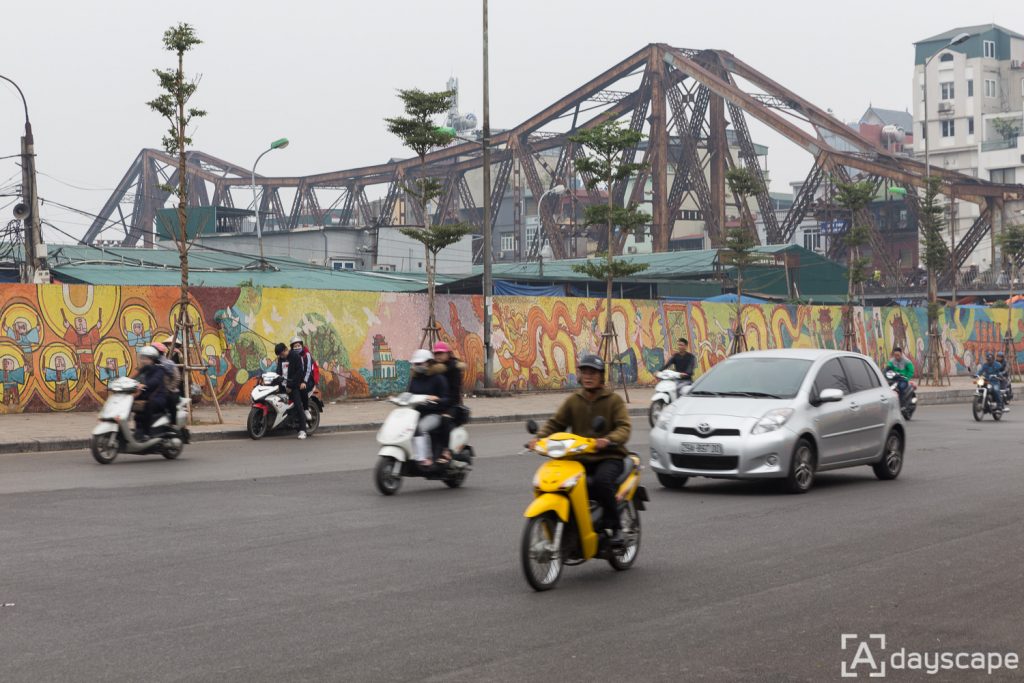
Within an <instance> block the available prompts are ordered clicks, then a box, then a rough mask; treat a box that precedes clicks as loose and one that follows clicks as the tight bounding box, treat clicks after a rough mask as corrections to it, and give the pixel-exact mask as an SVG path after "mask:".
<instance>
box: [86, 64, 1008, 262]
mask: <svg viewBox="0 0 1024 683" xmlns="http://www.w3.org/2000/svg"><path fill="white" fill-rule="evenodd" d="M741 84H742V85H743V87H741ZM749 90H753V92H750V91H749ZM748 117H750V118H753V119H754V120H756V121H759V122H760V123H762V124H764V125H765V126H767V127H768V128H770V129H771V130H773V131H776V132H777V133H779V134H781V135H782V136H783V137H784V138H785V139H787V140H788V141H790V142H792V143H795V144H796V145H799V146H800V147H801V148H802V149H804V150H805V151H806V152H807V153H808V154H809V155H810V157H811V159H812V163H811V168H810V171H809V172H808V174H807V177H806V179H805V181H804V182H803V184H802V185H801V186H800V189H799V191H798V193H797V195H796V197H795V200H794V203H793V205H792V207H791V208H790V209H789V210H788V212H787V213H786V214H785V215H784V216H782V217H781V218H780V217H779V216H777V214H776V211H775V210H774V209H773V205H772V203H771V200H770V198H769V196H768V194H767V192H766V193H764V194H761V195H758V196H756V197H754V198H753V199H754V201H753V202H751V203H753V204H756V207H757V211H758V214H759V215H760V217H761V220H762V221H763V222H764V227H765V235H766V237H767V242H768V243H770V244H774V243H786V242H789V241H790V240H791V239H792V237H793V235H794V233H795V231H796V229H797V227H798V226H799V225H800V224H801V222H802V221H803V220H804V219H805V218H806V217H807V216H808V215H813V212H814V211H815V203H816V196H818V195H819V194H820V193H819V188H821V186H822V183H823V182H828V179H829V178H838V179H841V180H849V179H862V180H870V181H872V182H874V183H876V184H878V185H879V186H880V185H881V184H882V183H883V182H887V183H888V184H889V185H890V186H896V187H903V188H904V189H906V191H907V195H906V197H907V202H908V207H909V210H910V211H911V213H913V214H916V213H917V211H918V206H919V197H920V196H922V195H923V191H922V189H923V187H924V184H925V183H924V180H925V173H924V164H922V163H921V162H919V161H916V160H914V159H911V158H908V157H905V156H900V155H896V154H893V153H891V152H889V151H887V150H885V149H883V148H881V147H878V146H877V145H876V144H875V143H873V142H872V141H870V140H868V139H866V138H863V137H861V136H860V135H859V134H858V133H857V132H856V131H854V130H852V129H850V128H849V127H848V126H846V125H844V124H843V123H842V122H841V121H839V120H837V119H836V118H834V117H833V116H831V115H830V114H829V113H827V112H825V111H823V110H822V109H820V108H818V107H817V106H815V105H814V104H812V103H811V102H809V101H807V100H805V99H803V98H801V97H800V96H799V95H797V94H796V93H794V92H793V91H791V90H789V89H787V88H786V87H784V86H782V85H780V84H779V83H777V82H776V81H774V80H772V79H771V78H769V77H768V76H766V75H765V74H763V73H761V72H760V71H758V70H757V69H755V68H753V67H752V66H750V65H749V64H747V63H745V62H743V61H741V60H740V59H738V58H736V57H735V56H733V55H732V54H731V53H729V52H727V51H724V50H691V49H682V48H675V47H671V46H669V45H665V44H651V45H648V46H646V47H644V48H643V49H641V50H639V51H637V52H636V53H634V54H632V55H630V56H629V57H627V58H626V59H624V60H622V61H621V62H619V63H618V64H616V65H614V66H613V67H611V68H610V69H608V70H606V71H604V72H603V73H601V74H599V75H598V76H596V77H595V78H593V79H592V80H590V81H589V82H587V83H585V84H583V85H581V86H580V87H578V88H576V89H575V90H573V91H572V92H570V93H569V94H567V95H566V96H565V97H563V98H561V99H560V100H558V101H557V102H555V103H553V104H552V105H550V106H549V107H546V108H545V109H543V110H542V111H540V112H538V113H537V114H535V115H534V116H531V117H530V118H529V119H527V120H526V121H523V122H522V123H520V124H519V125H518V126H516V127H514V128H512V129H510V130H506V131H503V132H500V133H494V134H492V135H491V139H490V147H491V159H492V178H493V181H492V189H491V205H492V206H493V207H499V206H500V205H501V202H502V200H503V199H504V198H505V197H506V194H507V193H508V192H509V189H510V185H511V184H512V183H510V178H511V177H512V176H513V171H514V170H515V173H516V174H519V173H521V174H522V176H523V177H524V178H525V183H526V186H527V187H528V188H529V190H530V192H531V193H532V195H533V196H534V197H539V196H540V195H541V194H542V193H543V192H545V191H546V190H548V189H550V188H552V187H554V186H555V185H557V184H560V183H562V184H566V183H567V181H569V182H571V181H572V180H574V179H575V178H576V177H577V172H576V171H575V161H576V160H577V159H578V158H579V156H580V155H581V153H582V150H581V149H580V148H579V147H578V146H576V145H574V144H573V143H572V142H571V141H570V140H569V138H570V136H572V135H573V134H574V133H575V132H577V131H580V130H583V129H587V128H592V127H594V126H597V125H599V124H601V123H603V122H606V121H609V120H622V121H624V122H628V125H629V126H630V128H632V129H633V130H637V131H641V132H642V133H644V134H645V135H646V141H645V142H644V143H642V144H641V145H638V147H637V149H635V150H632V151H631V156H632V157H633V159H634V160H636V161H642V162H644V163H645V164H646V166H645V170H644V171H643V172H642V174H641V177H640V178H638V179H637V180H636V181H635V182H630V183H629V184H627V183H620V184H618V185H615V186H614V187H612V188H611V192H612V193H613V195H614V197H615V199H616V200H618V201H623V200H632V201H643V200H644V199H645V198H644V191H645V187H646V186H647V183H648V181H649V182H650V186H651V190H652V193H651V204H652V211H651V213H652V222H651V226H650V234H651V239H652V243H653V249H654V250H655V251H667V250H668V249H669V241H670V238H671V233H672V229H673V226H674V223H675V217H676V216H678V215H679V210H680V207H682V206H683V204H684V202H688V203H687V206H696V207H697V208H698V209H699V210H700V212H701V214H702V216H703V219H704V222H705V224H706V226H705V232H706V236H707V238H708V240H709V242H710V244H711V245H713V246H717V245H720V244H721V242H722V239H723V234H724V231H725V226H726V217H727V210H728V208H729V207H731V209H732V211H731V215H733V216H739V217H741V218H744V219H746V221H747V223H746V224H748V225H750V224H753V220H752V218H753V217H752V215H751V211H750V208H749V206H748V202H747V201H743V200H741V199H740V198H739V197H736V196H734V195H732V193H731V192H730V191H729V188H728V185H727V183H726V180H725V178H726V173H727V172H728V171H729V169H731V168H733V167H734V166H743V167H746V168H747V169H749V170H750V171H751V172H752V173H753V174H754V175H755V176H758V177H761V178H763V177H764V176H763V171H762V168H761V165H760V163H759V162H758V159H757V154H756V151H755V146H754V143H753V141H752V139H751V136H750V132H749V129H748V125H747V120H748ZM730 127H731V131H729V132H730V133H731V136H730V135H729V134H727V130H728V129H730ZM730 137H731V140H730ZM826 139H831V140H840V141H842V143H845V144H844V145H843V147H844V150H839V149H837V148H836V147H834V146H832V145H830V144H828V143H827V142H826V141H825V140H826ZM730 144H732V146H733V148H734V149H735V148H738V151H737V153H736V154H735V155H734V154H733V153H732V152H731V150H730ZM846 148H852V149H853V150H854V151H845V149H846ZM481 167H482V147H481V144H480V143H479V142H457V143H455V144H452V145H450V146H448V147H446V148H443V149H439V150H437V151H435V152H433V153H431V154H429V155H427V157H426V162H425V164H421V163H420V161H419V159H417V158H413V159H404V160H395V161H391V162H388V163H384V164H378V165H375V166H364V167H361V168H352V169H347V170H342V171H333V172H330V173H321V174H316V175H309V176H300V177H279V178H271V177H265V176H257V177H256V183H257V185H259V186H260V187H261V188H262V195H261V196H262V199H261V200H260V205H259V207H258V209H259V211H260V212H261V215H266V217H267V219H266V223H267V224H268V225H269V226H274V229H281V230H289V229H294V228H296V227H298V226H299V225H300V224H301V223H302V222H303V221H306V220H309V219H310V217H311V218H312V220H313V222H315V223H317V224H322V221H323V219H324V217H325V216H327V215H328V214H329V213H330V212H334V215H339V216H341V217H342V220H343V223H342V225H349V226H351V227H371V228H372V227H381V226H387V225H392V224H397V223H402V222H404V223H417V224H421V223H422V220H423V216H421V215H418V213H419V211H418V208H417V206H416V202H414V201H405V202H404V206H405V207H406V211H408V212H409V216H408V219H407V218H406V217H405V216H401V217H400V216H399V212H397V211H396V205H398V202H399V200H400V198H403V196H404V195H405V187H406V186H407V183H408V181H410V180H412V179H416V178H419V177H424V176H429V177H433V178H438V179H441V180H443V182H444V192H443V194H442V196H441V198H440V199H439V201H438V206H437V209H436V212H435V214H434V216H433V218H434V220H435V222H453V221H458V220H462V221H468V222H471V223H473V224H474V225H475V227H476V228H477V230H478V232H479V231H481V230H482V228H483V218H482V211H481V210H480V208H479V206H478V205H477V201H476V198H475V197H474V193H473V191H472V190H471V187H470V183H469V182H468V181H467V174H469V173H471V172H473V171H477V170H479V169H480V168H481ZM931 170H932V174H933V175H935V176H937V177H939V178H940V179H941V183H942V190H941V191H942V193H943V194H944V195H945V196H947V197H955V198H956V199H958V200H961V201H967V202H972V203H975V204H977V205H978V206H979V207H980V216H979V217H978V219H977V220H976V221H975V222H974V224H973V225H972V226H971V227H970V228H969V229H968V230H967V232H966V233H965V234H964V235H963V236H962V237H961V239H960V241H959V243H957V244H956V245H955V249H954V254H955V261H956V264H957V268H959V267H960V266H962V265H963V264H964V263H965V262H966V260H967V259H968V257H969V256H970V254H971V252H972V251H974V249H975V248H976V247H977V246H978V244H979V243H980V242H981V240H982V239H983V238H984V237H985V236H986V235H987V234H989V233H990V232H991V231H992V229H993V224H994V223H995V222H997V217H998V216H1000V215H1001V210H1002V208H1003V204H1004V202H1015V201H1020V200H1024V186H1022V185H999V184H994V183H990V182H987V181H983V180H980V179H978V178H974V177H971V176H967V175H964V174H960V173H957V172H953V171H949V170H946V169H943V168H936V167H932V169H931ZM186 175H187V184H188V190H189V193H188V196H189V204H190V205H193V206H220V207H230V208H234V207H236V197H235V195H234V193H236V192H243V191H244V192H243V194H242V195H239V196H240V197H246V196H248V193H249V192H250V187H251V184H252V182H251V179H250V178H251V176H250V171H249V169H246V168H243V167H241V166H238V165H236V164H233V163H230V162H227V161H224V160H221V159H218V158H216V157H213V156H210V155H209V154H205V153H203V152H200V151H192V152H189V153H188V155H187V171H186ZM177 176H178V169H177V159H175V158H173V157H171V156H169V155H167V154H165V153H164V152H162V151H158V150H154V149H145V150H143V151H142V152H140V153H139V155H138V156H137V157H136V158H135V160H134V161H133V162H132V165H131V167H130V168H129V169H128V172H127V173H125V175H124V177H123V178H122V179H121V182H120V183H119V184H118V186H117V188H116V189H115V191H114V193H113V194H112V195H111V196H110V198H109V199H108V200H107V202H106V203H105V204H104V206H103V208H102V209H101V210H100V212H99V213H98V215H97V217H96V219H95V221H94V222H93V224H92V225H91V227H90V228H89V230H88V232H87V233H86V235H85V237H84V238H83V240H82V242H83V243H85V244H88V243H92V242H93V241H94V240H98V239H107V240H109V239H111V238H112V237H115V238H116V239H120V240H121V241H122V243H123V245H125V246H136V245H139V244H140V243H144V244H145V243H149V242H151V240H152V238H153V230H154V227H153V226H154V219H155V217H156V212H157V210H158V209H160V208H163V207H164V205H165V203H166V202H167V201H168V199H169V197H170V195H169V193H168V192H167V191H166V190H165V189H163V188H165V187H166V186H168V185H169V186H175V185H176V184H177V182H178V177H177ZM516 187H517V188H518V185H516ZM282 190H284V191H285V192H286V193H287V194H288V195H291V196H292V197H293V198H292V199H291V202H290V206H286V201H285V200H284V199H282ZM368 190H370V191H371V195H372V196H375V197H383V199H382V200H380V201H378V202H376V203H375V205H374V204H373V203H371V201H370V200H369V199H368V193H367V191H368ZM627 192H628V193H629V195H630V196H629V197H628V198H627V197H626V194H627ZM575 194H576V193H572V201H576V196H575ZM581 194H582V193H581ZM242 201H243V202H244V203H243V205H242V206H243V207H249V206H251V200H249V201H246V200H245V199H243V200H242ZM582 201H584V202H587V201H591V202H596V201H601V199H600V197H599V196H598V194H597V193H596V192H591V193H589V196H587V197H583V198H582ZM552 204H554V202H547V203H545V206H543V207H541V215H540V219H541V224H542V229H543V233H544V235H545V237H546V238H547V240H548V243H549V244H550V246H551V248H552V251H553V256H554V257H555V258H562V257H565V256H566V255H567V246H566V241H565V239H563V238H564V237H565V234H564V233H565V226H563V225H560V224H559V223H558V222H557V219H556V216H555V212H554V208H553V207H552ZM239 208H242V207H239ZM497 216H498V211H497V210H495V211H493V212H492V216H491V221H492V228H493V227H494V226H493V223H494V222H495V221H496V219H497ZM859 218H860V220H862V221H863V222H864V223H866V224H868V225H869V226H870V227H871V246H872V252H873V254H874V257H875V261H876V264H877V265H878V266H880V267H881V268H883V269H884V271H885V273H886V276H887V277H888V276H894V275H895V274H896V273H897V264H896V263H894V262H893V257H892V255H891V253H890V252H889V250H887V249H886V248H885V242H884V239H883V236H882V234H881V233H880V232H879V229H878V226H877V225H876V223H875V219H874V217H873V216H872V215H871V214H870V212H868V211H864V213H863V215H861V216H859ZM624 241H625V236H624V235H621V236H618V237H616V244H615V245H614V248H615V249H616V251H621V250H622V247H623V242H624ZM842 242H843V240H841V239H832V240H831V243H832V245H833V247H831V248H830V253H829V255H830V256H831V257H833V258H842V257H844V256H845V254H844V253H843V246H842ZM480 248H482V244H481V245H480ZM602 248H604V245H602ZM535 250H536V244H535V245H534V252H535ZM950 274H951V273H946V274H944V275H945V276H946V277H949V276H950Z"/></svg>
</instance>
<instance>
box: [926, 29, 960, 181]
mask: <svg viewBox="0 0 1024 683" xmlns="http://www.w3.org/2000/svg"><path fill="white" fill-rule="evenodd" d="M970 37H971V34H970V33H958V34H956V35H955V36H953V37H952V38H951V39H950V41H949V43H948V44H947V45H946V47H944V48H942V50H946V49H949V48H951V47H953V46H954V45H960V44H961V43H964V42H966V41H967V39H968V38H970ZM942 50H937V51H936V52H935V54H934V55H932V56H931V57H929V58H928V59H926V60H925V61H924V74H923V76H924V84H923V85H924V177H925V179H926V180H927V179H928V178H930V177H931V175H932V165H931V157H930V156H929V155H928V140H929V139H930V138H931V136H930V135H928V65H929V64H930V63H931V61H932V60H933V59H935V55H938V54H939V53H940V52H942Z"/></svg>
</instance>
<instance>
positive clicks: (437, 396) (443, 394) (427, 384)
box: [409, 349, 452, 467]
mask: <svg viewBox="0 0 1024 683" xmlns="http://www.w3.org/2000/svg"><path fill="white" fill-rule="evenodd" d="M409 363H410V365H411V369H412V376H411V377H410V378H409V393H412V394H422V395H425V396H429V397H430V400H431V402H430V403H424V404H421V405H419V406H417V407H416V409H417V410H419V411H420V413H421V414H423V415H431V414H435V413H436V414H438V415H443V414H444V413H445V411H447V410H448V408H449V407H450V406H451V403H452V401H451V392H450V391H449V390H448V381H447V380H446V379H445V377H444V375H441V374H431V372H430V368H431V366H432V365H433V364H434V363H435V360H434V354H432V353H431V352H430V351H428V350H427V349H418V350H416V351H413V353H412V356H411V357H410V358H409ZM450 432H451V426H450V425H449V424H448V423H447V421H445V420H441V424H440V426H439V427H438V428H437V429H435V430H434V431H432V432H430V446H431V452H432V456H433V457H432V458H430V459H428V460H425V461H423V466H424V467H431V466H433V465H434V463H437V465H438V466H445V467H447V466H448V462H449V461H450V460H451V457H450V456H449V455H447V454H444V455H442V454H443V452H444V451H446V450H447V448H448V436H449V434H450Z"/></svg>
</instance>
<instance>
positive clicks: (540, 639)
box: [0, 406, 1024, 681]
mask: <svg viewBox="0 0 1024 683" xmlns="http://www.w3.org/2000/svg"><path fill="white" fill-rule="evenodd" d="M918 417H919V419H916V420H915V421H914V422H913V423H912V425H911V449H910V452H909V453H908V459H907V465H906V468H905V470H904V475H903V476H902V477H901V478H900V479H899V480H897V481H895V482H879V481H876V480H875V478H874V476H873V475H872V474H871V472H870V470H869V469H867V468H864V469H861V470H856V471H846V472H841V473H830V474H824V475H822V476H821V477H820V478H819V481H818V484H817V487H816V489H815V490H814V491H812V492H811V493H810V494H808V495H806V496H789V495H784V494H779V493H777V492H776V491H775V490H774V489H773V488H772V487H770V486H767V485H761V484H749V483H734V482H711V481H708V480H697V481H696V482H695V484H694V485H692V486H688V487H687V489H685V490H683V491H673V492H670V491H666V490H663V489H659V488H657V485H656V484H653V479H652V480H650V481H648V482H647V483H648V485H649V486H650V488H651V489H652V498H653V500H652V503H651V506H650V509H649V511H648V513H647V514H646V515H645V517H644V546H643V548H642V550H641V556H640V558H639V560H638V563H637V565H636V566H635V567H634V569H632V570H631V571H629V572H626V573H624V574H617V573H615V572H613V571H612V570H611V569H610V568H609V567H608V565H607V564H605V563H599V562H594V563H588V564H587V565H584V566H582V567H574V568H569V569H567V573H566V575H565V576H564V577H563V579H562V582H561V584H560V585H559V587H558V588H557V589H556V590H554V591H553V592H549V593H545V594H535V593H533V592H532V591H531V590H529V588H528V587H527V585H526V583H525V582H524V580H523V578H522V577H521V575H520V572H519V566H518V561H517V548H518V539H519V532H520V529H521V526H522V519H521V517H520V515H521V512H522V509H523V507H524V505H525V502H526V501H527V499H528V497H529V495H530V494H529V481H530V477H531V475H532V472H533V470H534V468H535V467H536V466H537V464H538V463H539V460H538V459H537V458H535V457H532V456H525V457H518V456H513V455H510V454H511V453H513V451H514V450H515V449H516V445H517V444H519V443H522V441H523V437H524V435H523V433H522V432H521V431H520V430H519V428H516V427H514V426H511V425H495V426H490V427H479V428H477V429H475V430H474V437H475V441H476V443H477V444H478V452H481V454H482V455H483V456H485V457H482V458H481V459H480V460H479V463H478V466H477V468H476V469H475V470H474V472H473V473H472V475H471V477H470V481H469V482H468V485H467V487H466V488H464V489H460V490H455V491H451V490H448V489H446V488H445V487H444V486H442V485H440V484H436V483H432V482H424V481H420V480H407V481H406V482H405V486H404V488H403V489H402V491H401V492H400V494H399V495H398V496H396V497H393V498H383V497H381V496H379V495H377V494H376V493H375V491H374V490H373V488H372V485H371V481H370V472H369V469H368V468H369V467H370V466H371V465H372V463H373V459H372V452H373V451H372V435H371V434H350V435H339V436H332V437H321V438H315V439H311V440H310V441H308V442H306V443H304V444H299V443H298V442H296V441H294V440H291V439H270V440H265V441H263V442H260V443H258V444H252V443H247V442H220V443H205V444H198V445H196V446H195V447H194V448H190V449H189V450H188V451H187V452H186V455H185V456H183V458H182V459H181V460H179V461H176V462H168V461H164V460H162V459H144V458H124V459H123V460H119V461H118V462H117V463H115V464H114V465H112V466H109V467H101V466H99V465H95V464H93V463H92V461H91V459H90V458H89V456H88V455H87V454H86V453H77V454H69V453H59V454H45V455H40V454H34V455H31V456H0V494H2V495H0V520H2V523H0V680H3V681H48V680H78V681H87V680H130V681H142V680H145V681H214V680H216V681H300V680H351V681H363V680H382V681H404V680H435V681H482V680H509V681H512V680H515V681H522V680H537V681H547V680H557V681H576V680H588V681H593V680H615V679H625V678H627V677H630V678H633V677H637V678H639V679H641V680H657V679H663V680H713V681H721V680H743V681H752V680H765V681H776V680H808V681H821V680H832V679H838V675H839V670H840V662H841V661H842V660H843V659H848V658H849V654H848V653H844V652H842V651H841V650H840V634H842V633H844V632H852V633H858V634H863V633H885V634H887V636H888V645H889V647H890V648H899V647H906V648H907V649H908V650H918V651H936V650H962V649H964V650H968V651H977V650H981V651H988V650H993V651H1014V652H1017V653H1021V654H1024V637H1022V633H1024V629H1022V627H1021V623H1024V597H1022V586H1024V523H1022V522H1021V514H1022V508H1024V493H1022V485H1024V476H1022V475H1021V459H1022V458H1024V448H1022V440H1024V428H1022V427H1021V425H1020V423H1019V422H1017V421H1016V420H1017V419H1024V418H1018V416H1016V413H1011V415H1010V416H1008V418H1007V420H1006V421H1004V422H1003V423H1001V424H993V423H992V422H991V421H988V422H985V423H983V424H981V425H977V424H975V423H974V422H973V421H971V420H970V417H969V414H968V409H967V407H966V406H946V407H933V408H928V409H922V410H921V411H919V413H918ZM643 442H644V438H639V439H637V441H636V443H635V445H636V446H637V447H642V446H643V445H645V444H644V443H643ZM293 449H294V450H293ZM890 673H893V672H890ZM1020 674H1021V671H1019V670H1018V671H1017V672H1015V676H1017V677H1019V676H1020ZM924 678H925V677H924V676H923V675H917V676H915V675H911V674H907V673H903V674H902V675H899V672H896V673H893V675H891V676H890V677H889V679H887V680H922V679H924ZM1007 678H1008V677H1007ZM928 680H958V681H965V680H1000V677H999V676H994V677H986V676H979V675H972V674H969V673H964V672H960V673H957V674H956V675H953V674H950V673H947V674H945V677H944V675H943V674H940V675H938V676H932V677H928Z"/></svg>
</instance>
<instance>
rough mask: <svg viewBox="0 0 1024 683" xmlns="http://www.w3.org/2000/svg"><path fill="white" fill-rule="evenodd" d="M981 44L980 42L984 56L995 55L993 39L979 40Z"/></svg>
mask: <svg viewBox="0 0 1024 683" xmlns="http://www.w3.org/2000/svg"><path fill="white" fill-rule="evenodd" d="M981 44H982V46H983V48H984V50H985V56H986V57H995V56H996V41H994V40H983V41H981Z"/></svg>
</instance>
